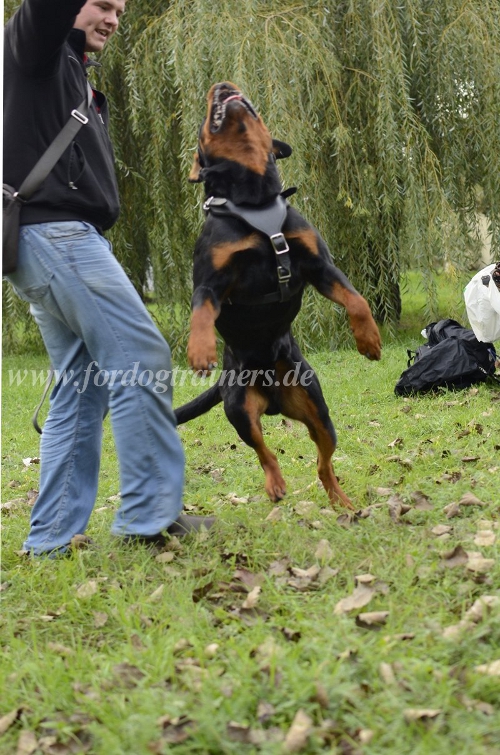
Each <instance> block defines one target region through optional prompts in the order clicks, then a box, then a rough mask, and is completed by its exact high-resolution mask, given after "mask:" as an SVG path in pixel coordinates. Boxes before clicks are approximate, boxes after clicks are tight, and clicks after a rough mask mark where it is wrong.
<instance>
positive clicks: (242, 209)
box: [203, 190, 302, 305]
mask: <svg viewBox="0 0 500 755" xmlns="http://www.w3.org/2000/svg"><path fill="white" fill-rule="evenodd" d="M293 191H294V190H287V191H285V192H283V194H278V196H277V197H275V198H274V199H273V200H272V201H271V202H269V203H268V204H265V205H261V206H260V207H252V206H250V205H236V204H234V202H231V200H230V199H225V198H224V197H209V198H208V199H207V200H206V201H205V203H204V204H203V209H204V210H205V212H211V213H213V215H217V216H231V217H234V218H238V219H239V220H243V221H244V222H245V223H246V224H247V225H249V226H250V227H251V228H254V229H255V230H257V231H260V232H261V233H263V234H264V235H265V236H267V237H268V238H269V241H270V242H271V246H272V248H273V250H274V254H275V258H276V271H277V274H278V290H277V291H275V292H273V293H271V294H264V295H263V296H259V297H255V298H252V299H248V300H247V299H245V300H244V301H243V300H241V299H238V301H241V303H245V304H255V305H261V304H272V303H274V302H286V301H289V300H290V298H291V297H292V296H293V295H294V294H296V293H297V292H298V291H299V290H300V289H301V288H302V284H300V285H299V286H297V287H296V288H294V289H291V288H290V285H289V284H290V279H291V277H292V271H291V260H290V254H289V252H290V249H289V247H288V244H287V243H286V239H285V236H284V234H283V233H282V231H281V229H282V227H283V224H284V222H285V220H286V215H287V208H288V202H287V201H286V196H289V194H290V193H293ZM226 301H227V303H229V304H231V303H232V302H231V301H229V300H226ZM235 303H236V302H235Z"/></svg>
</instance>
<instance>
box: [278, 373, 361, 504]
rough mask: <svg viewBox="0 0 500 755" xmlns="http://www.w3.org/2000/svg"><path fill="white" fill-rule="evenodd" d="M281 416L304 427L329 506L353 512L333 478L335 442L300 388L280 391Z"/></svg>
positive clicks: (312, 402)
mask: <svg viewBox="0 0 500 755" xmlns="http://www.w3.org/2000/svg"><path fill="white" fill-rule="evenodd" d="M280 396H281V401H282V409H283V414H284V415H285V416H286V417H290V418H291V419H297V420H299V421H300V422H303V424H304V425H305V426H306V427H307V429H308V431H309V436H310V437H311V440H313V441H314V443H315V444H316V447H317V449H318V476H319V479H320V480H321V482H322V483H323V487H324V488H325V490H326V492H327V493H328V497H329V499H330V503H331V504H332V505H334V506H335V505H340V506H342V507H343V508H346V509H351V510H354V506H353V505H352V502H351V500H350V499H349V498H348V496H347V495H346V494H345V493H344V491H343V490H342V488H341V487H340V485H339V481H338V480H337V477H336V476H335V472H334V471H333V465H332V456H333V453H334V451H335V443H334V441H333V438H332V436H331V435H330V433H329V431H328V428H327V427H325V425H324V424H323V422H322V421H321V419H320V418H319V415H318V410H317V407H316V404H315V403H314V401H312V399H311V397H310V396H309V394H308V393H307V391H306V390H305V389H304V388H303V387H302V386H301V385H295V386H289V387H284V388H282V390H281V392H280Z"/></svg>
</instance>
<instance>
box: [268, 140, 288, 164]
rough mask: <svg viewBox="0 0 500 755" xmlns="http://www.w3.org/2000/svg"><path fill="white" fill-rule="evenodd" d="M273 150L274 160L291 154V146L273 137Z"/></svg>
mask: <svg viewBox="0 0 500 755" xmlns="http://www.w3.org/2000/svg"><path fill="white" fill-rule="evenodd" d="M273 152H274V156H275V158H276V160H281V159H283V158H284V157H290V155H291V154H292V148H291V147H290V145H289V144H287V143H286V142H280V140H279V139H273Z"/></svg>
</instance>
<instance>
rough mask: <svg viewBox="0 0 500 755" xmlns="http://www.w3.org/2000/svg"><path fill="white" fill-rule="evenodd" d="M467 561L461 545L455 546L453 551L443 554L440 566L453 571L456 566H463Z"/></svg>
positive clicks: (467, 556) (465, 552)
mask: <svg viewBox="0 0 500 755" xmlns="http://www.w3.org/2000/svg"><path fill="white" fill-rule="evenodd" d="M468 560H469V554H468V553H467V551H465V550H464V549H463V548H462V546H461V545H457V546H456V547H455V548H453V550H451V551H448V552H447V553H443V559H442V561H441V564H442V565H443V566H445V567H447V568H449V569H454V568H455V567H456V566H463V565H464V564H466V563H467V561H468Z"/></svg>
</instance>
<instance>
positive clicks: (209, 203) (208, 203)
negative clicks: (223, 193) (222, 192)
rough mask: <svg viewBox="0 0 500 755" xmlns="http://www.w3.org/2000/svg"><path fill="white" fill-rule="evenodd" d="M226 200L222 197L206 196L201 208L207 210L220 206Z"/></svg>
mask: <svg viewBox="0 0 500 755" xmlns="http://www.w3.org/2000/svg"><path fill="white" fill-rule="evenodd" d="M226 202H227V200H226V199H225V198H224V197H208V199H205V201H204V202H203V209H204V210H205V212H208V211H209V209H210V208H211V207H222V206H223V205H225V204H226Z"/></svg>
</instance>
